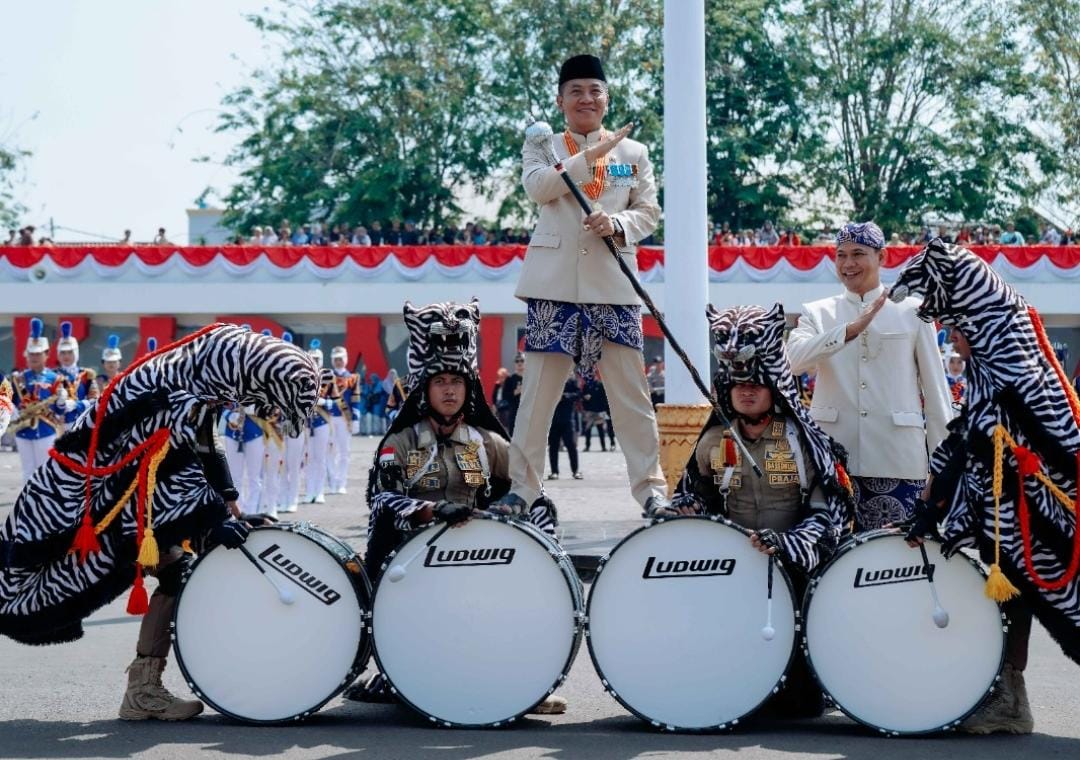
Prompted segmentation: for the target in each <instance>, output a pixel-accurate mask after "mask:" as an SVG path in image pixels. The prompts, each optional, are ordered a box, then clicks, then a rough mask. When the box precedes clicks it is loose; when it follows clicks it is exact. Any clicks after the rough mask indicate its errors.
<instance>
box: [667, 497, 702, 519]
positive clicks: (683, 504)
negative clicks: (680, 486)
mask: <svg viewBox="0 0 1080 760" xmlns="http://www.w3.org/2000/svg"><path fill="white" fill-rule="evenodd" d="M671 508H672V509H674V510H675V511H676V512H678V513H679V514H680V515H700V514H703V513H704V512H703V510H702V508H701V502H699V501H698V500H697V497H696V496H694V495H693V494H692V493H680V494H676V496H675V498H674V499H672V500H671Z"/></svg>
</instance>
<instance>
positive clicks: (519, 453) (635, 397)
mask: <svg viewBox="0 0 1080 760" xmlns="http://www.w3.org/2000/svg"><path fill="white" fill-rule="evenodd" d="M573 366H574V360H573V358H572V357H570V356H567V355H566V354H560V353H548V352H542V351H530V352H529V353H528V354H527V356H526V359H525V377H524V378H523V379H522V388H521V405H520V406H519V407H518V413H517V424H516V425H515V426H514V437H513V444H514V445H513V446H511V447H510V478H511V480H512V481H513V485H512V486H511V490H512V491H513V492H514V493H516V494H517V495H518V496H520V497H521V498H522V499H524V500H525V502H526V503H527V504H532V503H533V502H534V501H535V500H536V499H537V498H538V497H539V496H540V491H541V483H540V475H541V473H543V472H544V457H545V455H546V453H547V444H548V441H547V437H548V430H549V429H550V428H551V416H552V414H554V412H555V406H556V405H557V404H558V403H559V400H560V399H561V398H562V391H563V385H564V384H565V383H566V379H567V378H568V377H569V376H570V370H571V369H572V368H573ZM599 367H600V374H601V376H602V377H603V378H604V389H605V390H606V391H607V397H608V404H609V405H610V407H611V420H612V424H613V425H614V427H615V435H617V436H618V439H619V443H620V444H621V445H622V450H623V457H624V458H625V459H626V471H627V475H628V476H629V478H630V492H631V494H633V496H634V499H635V501H637V503H638V504H640V505H642V506H644V505H645V501H646V500H647V499H648V498H649V497H650V496H663V497H666V496H667V481H665V480H664V473H663V471H662V470H661V469H660V435H659V433H658V432H657V429H656V413H655V412H654V411H653V406H652V399H650V398H649V386H648V384H647V383H646V382H645V364H644V361H643V359H642V356H641V352H640V351H638V350H637V349H633V348H629V347H627V346H623V345H620V344H618V343H612V342H610V341H604V346H603V351H602V353H601V356H600V362H599Z"/></svg>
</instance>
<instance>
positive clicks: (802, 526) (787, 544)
mask: <svg viewBox="0 0 1080 760" xmlns="http://www.w3.org/2000/svg"><path fill="white" fill-rule="evenodd" d="M706 314H707V317H708V319H709V328H710V330H711V332H712V338H713V343H714V348H713V351H714V353H715V355H716V358H717V360H718V363H719V370H718V371H717V373H716V376H715V377H714V378H713V388H714V390H715V393H716V397H717V401H718V402H719V404H720V406H721V408H722V409H723V410H724V413H725V414H726V415H727V416H728V418H729V419H734V418H735V416H736V412H735V409H734V407H733V406H732V404H731V389H732V387H733V386H735V385H736V384H738V383H743V382H746V383H755V384H758V385H765V386H768V388H769V389H770V390H771V391H772V395H773V403H774V405H775V406H776V407H777V408H778V409H779V410H780V411H781V412H782V413H783V415H784V416H785V417H787V418H788V419H790V420H792V421H793V422H794V424H795V426H796V427H797V428H798V433H799V442H800V444H801V447H802V449H803V452H804V453H805V455H806V457H807V458H808V459H809V460H810V461H811V462H812V463H813V465H814V469H815V471H816V478H817V482H816V485H817V486H820V488H821V491H822V494H823V495H824V497H825V498H824V501H823V502H813V501H809V500H808V499H807V500H804V503H805V508H804V513H803V514H802V515H801V516H800V520H799V523H798V524H797V525H796V526H795V527H794V528H792V529H791V530H788V531H785V532H783V533H781V534H779V540H780V544H781V548H782V550H783V553H784V555H785V557H786V558H787V559H788V560H789V561H791V562H794V563H795V564H796V565H798V566H800V567H802V568H803V569H805V570H808V571H809V570H812V569H813V568H814V567H816V566H817V565H818V563H819V562H821V560H823V559H824V558H825V557H826V556H828V554H829V553H831V552H832V550H833V548H834V547H835V546H836V542H837V540H838V538H839V537H840V534H841V532H842V531H843V530H844V529H845V526H846V525H847V524H848V523H849V522H850V520H851V517H852V515H853V513H854V503H853V501H852V496H851V491H850V490H849V489H848V488H847V487H846V486H845V485H844V484H842V482H841V480H842V479H844V478H846V475H840V474H839V473H840V472H841V471H842V466H843V463H844V461H845V459H846V454H845V452H844V449H843V447H842V446H840V444H838V443H836V442H835V441H833V440H832V439H831V438H830V437H829V436H828V435H827V434H826V433H825V432H824V431H823V430H822V429H821V428H820V427H818V425H817V423H816V422H814V420H813V418H812V417H811V416H810V414H809V412H808V411H807V409H806V407H805V406H804V405H803V404H802V402H801V401H800V400H799V388H798V385H797V384H796V383H795V378H794V376H792V374H791V364H790V362H789V361H788V357H787V349H786V347H785V345H784V327H785V321H784V308H783V306H781V305H780V304H776V305H775V306H773V308H772V309H770V310H769V311H765V310H764V309H763V308H761V307H760V306H736V307H733V308H730V309H725V310H724V311H718V310H717V309H715V308H714V307H713V306H712V305H711V304H710V305H709V307H708V309H707V312H706ZM719 424H721V423H720V420H719V419H718V418H717V416H716V414H715V413H714V414H713V415H711V416H710V417H709V420H708V422H706V424H705V427H704V428H703V429H702V431H701V436H699V437H698V441H699V442H700V441H701V438H702V436H704V435H705V432H706V431H708V430H709V429H710V428H712V427H714V426H716V425H719ZM838 466H840V470H838ZM710 477H711V476H710V473H702V472H700V471H699V470H698V467H697V457H696V446H695V453H693V454H691V455H690V460H689V462H688V463H687V468H686V473H685V474H684V475H683V477H682V480H681V481H680V482H679V485H678V494H680V495H681V496H683V499H682V500H681V501H682V502H683V504H685V503H687V501H688V500H689V499H695V500H696V501H697V502H698V504H697V506H698V508H699V509H701V511H704V512H719V513H720V514H726V508H725V506H724V505H722V504H719V505H717V504H704V503H701V499H700V496H698V495H697V494H698V492H699V488H698V486H699V484H700V483H701V482H702V481H703V480H704V479H707V478H710ZM814 487H815V484H814V483H811V484H808V487H807V489H806V490H807V491H808V492H809V491H812V490H813V489H814ZM701 490H703V491H704V490H705V489H701Z"/></svg>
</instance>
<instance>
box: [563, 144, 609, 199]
mask: <svg viewBox="0 0 1080 760" xmlns="http://www.w3.org/2000/svg"><path fill="white" fill-rule="evenodd" d="M605 137H607V131H606V130H600V139H601V140H603V139H604V138H605ZM563 141H564V142H565V143H566V155H567V156H576V155H577V154H578V153H580V152H581V148H580V147H578V144H577V141H576V140H575V139H574V135H573V134H571V132H570V130H569V129H568V130H566V131H565V132H563ZM607 161H608V154H607V153H605V154H604V155H602V156H600V158H598V159H597V160H596V166H594V167H593V178H592V181H591V182H587V183H586V184H584V185H582V186H581V190H582V192H584V193H585V195H587V196H589V199H590V200H594V201H595V200H596V199H597V198H599V197H600V196H601V195H603V194H604V188H605V186H606V184H607V183H606V180H607Z"/></svg>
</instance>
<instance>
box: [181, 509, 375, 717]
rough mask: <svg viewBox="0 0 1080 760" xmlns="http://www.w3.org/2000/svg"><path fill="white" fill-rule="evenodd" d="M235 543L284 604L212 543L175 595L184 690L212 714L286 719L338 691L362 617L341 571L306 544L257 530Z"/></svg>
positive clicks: (250, 569)
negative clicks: (284, 592) (287, 597)
mask: <svg viewBox="0 0 1080 760" xmlns="http://www.w3.org/2000/svg"><path fill="white" fill-rule="evenodd" d="M245 546H246V548H247V549H248V551H249V552H251V554H252V555H253V556H255V557H256V559H257V560H258V561H259V562H260V563H261V564H262V566H263V567H264V568H265V569H266V572H267V574H270V575H272V576H273V577H274V580H275V581H276V582H277V583H279V584H281V585H282V587H284V588H288V589H289V590H290V591H291V592H292V596H293V598H294V600H295V601H294V603H293V604H291V605H286V604H283V603H282V602H281V601H280V599H279V598H278V594H277V592H276V591H275V590H274V588H273V587H272V586H271V585H270V583H269V582H268V581H267V579H266V578H265V577H263V575H262V574H261V573H260V572H259V571H258V570H257V569H255V567H254V566H253V565H252V564H251V563H250V562H249V561H248V560H247V559H246V558H245V557H244V555H243V554H242V553H241V552H240V551H239V550H237V549H232V550H230V549H226V548H224V547H217V548H215V549H213V550H212V551H210V553H209V554H207V555H205V556H204V557H202V558H201V559H200V561H199V563H198V564H197V565H196V566H195V568H194V570H193V571H192V573H191V576H190V577H189V578H188V580H187V582H186V583H185V584H184V587H183V590H182V593H181V594H180V598H179V600H178V604H177V610H176V640H175V645H176V652H177V656H178V657H179V658H181V660H182V664H183V668H184V671H185V673H186V675H187V677H188V680H189V681H190V682H191V683H192V688H193V689H194V690H195V691H196V692H197V693H198V694H199V695H200V696H203V697H204V698H205V699H206V700H207V701H208V702H210V703H211V704H212V705H213V706H214V707H216V708H217V709H219V710H220V711H222V712H225V713H227V714H231V715H233V716H235V717H238V718H242V719H245V720H254V721H273V720H286V719H288V718H292V717H296V716H299V715H301V714H303V713H305V712H307V711H309V710H312V709H314V708H316V707H318V706H319V705H321V704H322V703H323V702H324V701H326V700H327V699H328V698H329V697H331V696H333V694H335V693H336V692H337V690H338V689H340V688H341V685H342V681H343V680H344V679H345V677H346V676H347V675H348V673H349V670H350V669H351V668H352V666H353V663H354V661H355V660H356V657H357V650H358V649H359V646H360V639H361V634H362V631H363V612H362V610H361V608H360V604H359V602H358V601H357V597H356V592H355V591H354V589H353V586H352V584H351V582H350V578H349V576H348V573H347V571H346V570H345V569H344V568H343V567H342V566H341V565H340V564H339V562H338V560H337V559H336V558H335V557H334V556H333V555H332V554H330V553H329V552H328V551H327V550H326V549H324V548H323V547H322V546H320V545H319V544H317V543H316V542H314V541H312V540H311V539H309V538H306V537H305V536H303V535H302V534H299V533H293V532H290V531H287V530H283V529H279V528H274V529H266V528H263V529H258V530H253V531H252V532H251V535H250V536H248V539H247V543H246V544H245Z"/></svg>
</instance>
